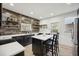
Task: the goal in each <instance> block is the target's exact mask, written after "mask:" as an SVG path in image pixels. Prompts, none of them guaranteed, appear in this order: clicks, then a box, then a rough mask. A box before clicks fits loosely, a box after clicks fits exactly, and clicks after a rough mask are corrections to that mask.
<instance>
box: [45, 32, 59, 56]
mask: <svg viewBox="0 0 79 59" xmlns="http://www.w3.org/2000/svg"><path fill="white" fill-rule="evenodd" d="M58 37H59V33H57V34H53V37H52V38H50V39H49V40H47V41H46V42H44V46H45V50H46V53H45V55H47V56H50V55H52V56H58V51H59V43H58ZM48 52H51V54H49V53H48Z"/></svg>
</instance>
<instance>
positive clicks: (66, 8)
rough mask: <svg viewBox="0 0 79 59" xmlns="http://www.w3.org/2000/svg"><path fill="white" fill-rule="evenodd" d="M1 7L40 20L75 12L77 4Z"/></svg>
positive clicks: (33, 4)
mask: <svg viewBox="0 0 79 59" xmlns="http://www.w3.org/2000/svg"><path fill="white" fill-rule="evenodd" d="M3 7H4V8H7V9H10V10H12V11H15V12H18V13H21V14H24V15H27V16H31V17H33V18H37V19H40V20H41V19H44V18H46V17H52V16H56V15H59V14H62V13H67V12H71V11H73V10H76V9H78V8H79V3H71V4H67V3H13V4H11V3H3Z"/></svg>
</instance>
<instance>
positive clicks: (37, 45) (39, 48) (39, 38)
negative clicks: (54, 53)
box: [32, 35, 52, 56]
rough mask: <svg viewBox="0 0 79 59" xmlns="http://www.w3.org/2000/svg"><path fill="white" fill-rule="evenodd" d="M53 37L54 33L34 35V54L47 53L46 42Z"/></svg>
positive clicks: (41, 54)
mask: <svg viewBox="0 0 79 59" xmlns="http://www.w3.org/2000/svg"><path fill="white" fill-rule="evenodd" d="M50 38H52V35H35V36H32V51H33V54H34V55H37V56H43V55H45V52H46V51H45V47H44V44H43V43H44V42H45V41H47V40H49V39H50Z"/></svg>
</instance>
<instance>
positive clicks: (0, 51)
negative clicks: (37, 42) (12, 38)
mask: <svg viewBox="0 0 79 59" xmlns="http://www.w3.org/2000/svg"><path fill="white" fill-rule="evenodd" d="M22 51H24V47H23V46H22V45H20V44H19V43H18V42H12V43H8V44H4V45H0V56H12V55H16V54H18V53H20V52H22Z"/></svg>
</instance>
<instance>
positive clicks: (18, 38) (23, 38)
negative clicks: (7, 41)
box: [13, 35, 32, 46]
mask: <svg viewBox="0 0 79 59" xmlns="http://www.w3.org/2000/svg"><path fill="white" fill-rule="evenodd" d="M13 39H15V40H16V41H17V42H19V43H20V44H21V45H23V46H27V45H29V44H31V42H32V39H31V36H30V35H24V36H16V37H13Z"/></svg>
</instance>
